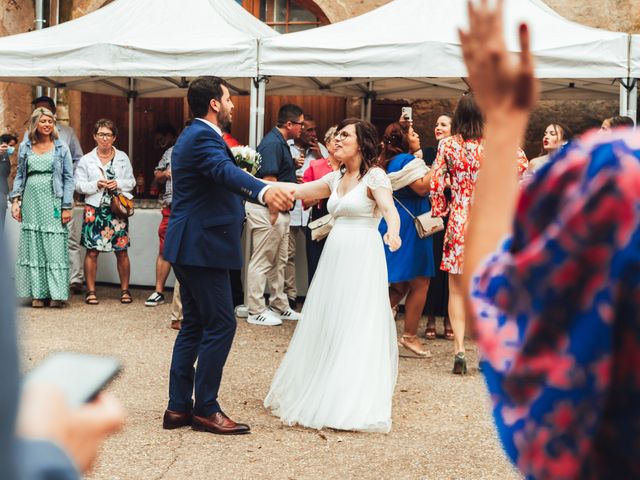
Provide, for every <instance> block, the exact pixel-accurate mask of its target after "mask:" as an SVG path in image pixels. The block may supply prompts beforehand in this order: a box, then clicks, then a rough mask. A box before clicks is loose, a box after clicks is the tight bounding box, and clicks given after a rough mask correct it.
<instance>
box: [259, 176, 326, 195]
mask: <svg viewBox="0 0 640 480" xmlns="http://www.w3.org/2000/svg"><path fill="white" fill-rule="evenodd" d="M266 183H269V184H270V185H274V186H276V187H281V188H284V189H286V190H290V189H292V188H293V189H294V191H295V193H294V196H295V199H296V200H322V199H323V198H329V196H330V195H331V189H330V188H329V185H328V184H327V182H325V181H324V180H322V179H319V180H314V181H313V182H307V183H283V182H266Z"/></svg>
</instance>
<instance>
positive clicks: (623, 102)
mask: <svg viewBox="0 0 640 480" xmlns="http://www.w3.org/2000/svg"><path fill="white" fill-rule="evenodd" d="M627 100H628V98H627V89H626V88H625V86H624V82H623V81H622V80H620V108H619V113H620V115H621V116H624V115H626V114H627Z"/></svg>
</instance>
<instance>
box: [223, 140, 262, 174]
mask: <svg viewBox="0 0 640 480" xmlns="http://www.w3.org/2000/svg"><path fill="white" fill-rule="evenodd" d="M231 153H233V158H235V160H236V164H237V165H238V166H239V167H240V168H241V169H243V170H244V171H245V172H248V173H250V174H251V175H255V174H256V173H257V172H258V170H259V169H260V164H261V162H262V156H261V155H260V154H259V153H258V152H256V151H255V150H254V149H253V148H251V147H248V146H246V145H245V146H240V147H233V148H232V149H231Z"/></svg>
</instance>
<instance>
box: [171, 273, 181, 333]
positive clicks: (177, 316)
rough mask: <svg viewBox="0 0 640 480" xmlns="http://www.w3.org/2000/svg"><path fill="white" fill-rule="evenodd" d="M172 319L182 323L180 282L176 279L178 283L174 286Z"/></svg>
mask: <svg viewBox="0 0 640 480" xmlns="http://www.w3.org/2000/svg"><path fill="white" fill-rule="evenodd" d="M169 315H170V317H169V318H170V319H171V321H174V320H178V321H179V322H181V321H182V318H183V317H182V300H180V282H178V279H177V278H176V283H175V285H174V286H173V301H172V302H171V313H170V314H169Z"/></svg>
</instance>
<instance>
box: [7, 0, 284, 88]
mask: <svg viewBox="0 0 640 480" xmlns="http://www.w3.org/2000/svg"><path fill="white" fill-rule="evenodd" d="M276 35H278V34H277V32H275V31H274V30H273V29H271V28H270V27H268V26H267V25H266V24H264V23H263V22H261V21H260V20H258V19H257V18H255V17H254V16H253V15H251V14H250V13H249V12H247V11H246V10H245V9H243V8H242V7H241V6H240V5H238V3H237V2H235V1H234V0H189V1H188V5H187V4H186V3H185V2H180V1H177V0H116V1H114V2H113V3H111V4H109V5H107V6H105V7H102V8H100V9H98V10H96V11H95V12H92V13H90V14H88V15H85V16H83V17H81V18H79V19H77V20H73V21H70V22H66V23H63V24H61V25H58V26H55V27H50V28H45V29H43V30H39V31H35V32H29V33H23V34H19V35H12V36H9V37H4V38H0V58H1V59H2V68H1V72H2V73H1V75H2V77H3V79H6V80H7V81H21V82H27V83H32V84H42V83H43V79H45V82H48V83H49V84H51V85H52V86H55V84H56V83H62V84H65V86H68V87H70V88H75V89H78V90H84V91H94V92H100V93H120V94H122V93H123V92H126V91H128V90H129V81H128V78H127V77H137V78H139V79H140V80H138V81H137V88H136V89H137V90H139V93H140V94H142V95H148V96H163V95H166V94H169V95H180V92H179V90H177V89H176V86H185V85H186V82H185V81H184V79H183V78H182V77H195V76H198V75H218V76H221V77H226V78H243V77H244V78H246V77H255V76H256V75H257V55H258V39H260V38H263V37H269V36H276ZM87 77H89V78H87ZM112 77H120V78H112ZM142 77H155V78H148V79H143V78H142ZM233 83H234V82H233V80H232V84H233ZM237 83H238V84H239V86H238V88H237V89H238V90H242V89H246V88H247V85H248V83H247V82H246V81H244V82H237ZM167 89H170V91H168V92H165V90H167Z"/></svg>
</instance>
